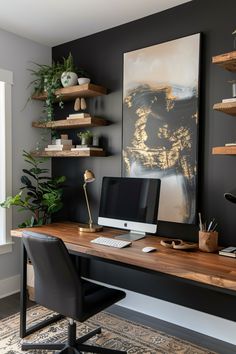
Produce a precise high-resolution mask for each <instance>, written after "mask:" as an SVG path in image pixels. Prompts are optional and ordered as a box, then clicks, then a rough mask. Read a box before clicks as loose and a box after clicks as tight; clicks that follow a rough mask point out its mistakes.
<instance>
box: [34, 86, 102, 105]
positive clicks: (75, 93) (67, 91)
mask: <svg viewBox="0 0 236 354" xmlns="http://www.w3.org/2000/svg"><path fill="white" fill-rule="evenodd" d="M106 94H107V89H106V88H105V87H102V86H98V85H94V84H84V85H76V86H70V87H63V88H60V89H58V90H56V95H57V96H60V98H61V99H62V101H70V100H74V99H76V98H77V97H84V98H86V97H96V96H102V95H106ZM46 98H47V94H46V92H44V93H42V94H39V95H34V96H32V99H34V100H40V101H45V100H46Z"/></svg>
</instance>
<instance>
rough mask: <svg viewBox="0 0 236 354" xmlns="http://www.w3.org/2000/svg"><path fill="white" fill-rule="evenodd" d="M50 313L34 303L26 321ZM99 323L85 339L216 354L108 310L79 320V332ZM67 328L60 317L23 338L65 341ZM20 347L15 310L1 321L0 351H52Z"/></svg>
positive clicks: (164, 352) (156, 351)
mask: <svg viewBox="0 0 236 354" xmlns="http://www.w3.org/2000/svg"><path fill="white" fill-rule="evenodd" d="M51 315H52V313H51V312H49V311H48V310H47V309H45V308H43V307H41V306H34V307H31V308H30V309H29V310H28V319H27V323H28V325H31V324H33V323H34V324H35V323H37V322H40V321H41V320H43V319H45V318H48V317H50V316H51ZM98 326H101V327H102V334H99V335H97V336H95V337H93V339H90V340H89V341H88V343H90V344H92V343H94V344H95V343H96V344H97V345H101V346H104V347H106V348H111V349H119V350H126V351H127V352H128V354H216V353H214V352H212V351H209V350H207V349H204V348H201V347H199V346H196V345H194V344H191V343H189V342H186V341H183V340H180V339H178V338H175V337H173V336H170V335H167V334H165V333H162V332H159V331H157V330H154V329H152V328H149V327H146V326H142V325H138V324H136V323H134V322H131V321H127V320H124V319H122V318H120V317H118V316H115V315H111V314H109V313H107V312H101V313H99V314H98V315H96V316H94V317H92V318H91V319H89V320H88V321H86V322H85V323H83V324H78V327H77V329H78V336H79V335H82V334H85V333H87V332H88V331H90V330H91V329H94V328H96V327H98ZM66 332H67V321H66V320H62V321H59V322H57V323H55V324H53V325H50V326H49V327H47V328H46V329H45V328H44V329H42V330H40V331H38V332H37V333H34V334H32V335H30V336H28V337H27V338H25V339H24V340H25V341H28V342H40V341H41V342H56V341H58V342H61V341H66ZM20 347H21V339H20V338H19V314H16V315H13V316H11V317H8V318H6V319H3V320H1V321H0V353H1V354H18V353H32V354H33V353H34V354H36V353H40V354H43V353H45V354H46V353H47V354H53V353H55V352H54V351H45V350H41V351H40V350H37V351H36V350H34V351H33V350H32V351H27V352H22V351H21V349H20Z"/></svg>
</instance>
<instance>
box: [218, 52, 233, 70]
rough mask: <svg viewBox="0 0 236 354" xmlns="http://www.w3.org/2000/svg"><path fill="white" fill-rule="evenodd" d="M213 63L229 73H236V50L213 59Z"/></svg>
mask: <svg viewBox="0 0 236 354" xmlns="http://www.w3.org/2000/svg"><path fill="white" fill-rule="evenodd" d="M212 63H213V64H217V65H219V66H221V67H223V68H224V69H226V70H229V71H236V50H235V51H233V52H230V53H225V54H220V55H216V56H214V57H212Z"/></svg>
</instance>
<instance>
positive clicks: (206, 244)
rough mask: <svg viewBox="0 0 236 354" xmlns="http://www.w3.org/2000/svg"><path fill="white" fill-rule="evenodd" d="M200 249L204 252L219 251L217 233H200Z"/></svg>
mask: <svg viewBox="0 0 236 354" xmlns="http://www.w3.org/2000/svg"><path fill="white" fill-rule="evenodd" d="M199 249H200V250H201V251H203V252H215V251H217V249H218V232H217V231H209V232H207V231H199Z"/></svg>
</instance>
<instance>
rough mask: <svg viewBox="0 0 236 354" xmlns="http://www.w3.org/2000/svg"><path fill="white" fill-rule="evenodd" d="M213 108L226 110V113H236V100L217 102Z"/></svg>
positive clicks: (221, 110)
mask: <svg viewBox="0 0 236 354" xmlns="http://www.w3.org/2000/svg"><path fill="white" fill-rule="evenodd" d="M213 109H214V110H216V111H220V112H224V113H226V114H230V115H233V116H235V115H236V102H224V103H223V102H222V103H216V104H214V106H213Z"/></svg>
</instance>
